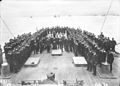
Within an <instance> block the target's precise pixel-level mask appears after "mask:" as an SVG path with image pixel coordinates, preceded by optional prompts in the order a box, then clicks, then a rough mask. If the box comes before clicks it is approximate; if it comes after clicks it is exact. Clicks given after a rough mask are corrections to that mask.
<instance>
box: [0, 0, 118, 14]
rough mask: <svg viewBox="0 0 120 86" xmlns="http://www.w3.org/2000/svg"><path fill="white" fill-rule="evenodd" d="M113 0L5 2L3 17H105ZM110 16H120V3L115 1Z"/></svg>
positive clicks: (11, 0)
mask: <svg viewBox="0 0 120 86" xmlns="http://www.w3.org/2000/svg"><path fill="white" fill-rule="evenodd" d="M110 1H111V0H3V2H1V12H2V15H3V16H52V15H60V16H66V15H73V16H81V15H82V16H83V15H104V14H106V12H107V10H108V8H109V5H110ZM109 15H120V1H119V0H113V3H112V7H111V9H110V13H109Z"/></svg>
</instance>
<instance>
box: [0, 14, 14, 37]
mask: <svg viewBox="0 0 120 86" xmlns="http://www.w3.org/2000/svg"><path fill="white" fill-rule="evenodd" d="M0 18H1V20H2V22H3V23H4V24H5V26H6V27H7V30H8V31H9V32H10V34H11V35H12V36H13V37H14V35H13V33H12V32H11V30H10V28H9V27H8V25H7V24H6V23H5V21H4V19H3V18H2V17H1V16H0Z"/></svg>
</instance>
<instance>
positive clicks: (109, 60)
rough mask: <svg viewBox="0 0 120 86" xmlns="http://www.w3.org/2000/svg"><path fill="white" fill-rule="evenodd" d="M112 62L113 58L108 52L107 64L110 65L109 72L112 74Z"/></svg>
mask: <svg viewBox="0 0 120 86" xmlns="http://www.w3.org/2000/svg"><path fill="white" fill-rule="evenodd" d="M113 61H114V56H113V54H112V53H111V52H110V51H109V53H108V57H107V62H108V63H109V64H110V72H112V63H113Z"/></svg>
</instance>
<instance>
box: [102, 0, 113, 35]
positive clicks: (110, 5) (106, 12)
mask: <svg viewBox="0 0 120 86" xmlns="http://www.w3.org/2000/svg"><path fill="white" fill-rule="evenodd" d="M112 2H113V0H111V2H110V5H109V8H108V10H107V12H106V14H105V19H104V21H103V24H102V27H101V29H100V33H101V32H102V30H103V28H104V25H105V22H106V20H107V16H108V14H109V11H110V9H111V6H112Z"/></svg>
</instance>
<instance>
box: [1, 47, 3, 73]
mask: <svg viewBox="0 0 120 86" xmlns="http://www.w3.org/2000/svg"><path fill="white" fill-rule="evenodd" d="M2 63H3V58H2V48H1V45H0V75H1V65H2Z"/></svg>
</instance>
